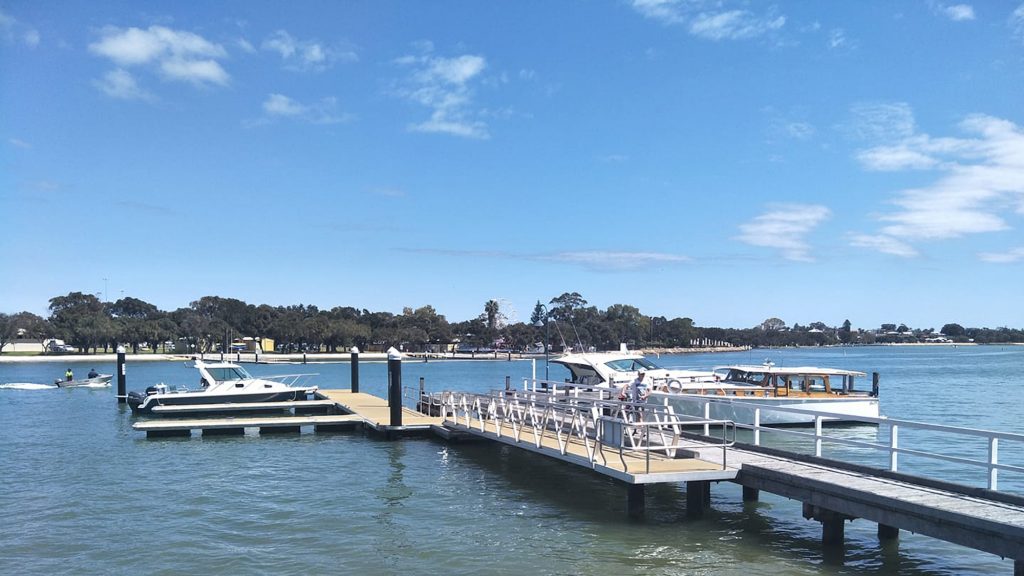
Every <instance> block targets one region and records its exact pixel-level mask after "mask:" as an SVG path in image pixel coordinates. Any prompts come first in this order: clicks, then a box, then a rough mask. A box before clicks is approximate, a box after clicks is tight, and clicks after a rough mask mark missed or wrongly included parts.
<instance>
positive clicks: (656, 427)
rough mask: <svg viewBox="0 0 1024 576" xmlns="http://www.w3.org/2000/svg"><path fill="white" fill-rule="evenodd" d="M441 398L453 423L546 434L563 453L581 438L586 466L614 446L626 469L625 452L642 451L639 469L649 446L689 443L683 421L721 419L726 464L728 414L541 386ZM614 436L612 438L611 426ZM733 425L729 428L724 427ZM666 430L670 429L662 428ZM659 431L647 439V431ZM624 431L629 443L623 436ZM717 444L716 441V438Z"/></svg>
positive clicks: (667, 449) (536, 440)
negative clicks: (700, 415)
mask: <svg viewBox="0 0 1024 576" xmlns="http://www.w3.org/2000/svg"><path fill="white" fill-rule="evenodd" d="M441 402H442V403H443V404H444V405H445V406H444V407H443V408H442V412H443V413H444V417H445V418H449V415H450V417H451V420H452V421H454V422H455V423H456V424H458V425H461V426H464V427H465V428H468V429H473V430H479V431H480V432H485V431H486V430H487V427H488V425H489V424H490V425H491V426H493V427H494V431H495V433H496V434H498V435H502V429H503V428H504V426H506V425H507V426H510V427H511V428H512V434H511V436H512V438H513V439H514V441H515V442H522V441H524V439H523V432H528V433H530V434H531V435H532V437H533V438H532V443H533V444H534V446H535V447H537V448H541V447H542V446H543V445H544V442H545V440H554V441H555V443H556V445H557V446H558V451H559V453H560V454H562V455H566V454H567V452H568V449H569V445H570V443H571V442H572V441H573V440H574V439H576V440H578V441H580V442H581V443H582V444H583V446H584V448H585V451H586V454H587V458H588V460H589V462H590V464H591V466H597V465H602V466H603V465H607V458H606V456H605V454H604V447H605V446H606V445H608V446H615V448H616V449H617V451H618V454H619V459H620V461H621V462H622V465H623V469H625V470H627V471H628V468H629V464H628V463H627V460H626V456H627V455H628V454H629V453H631V452H633V453H641V452H642V453H644V463H645V465H644V469H645V471H646V472H650V457H651V453H652V452H664V453H665V455H666V456H669V457H673V456H674V455H675V453H676V451H677V450H678V449H681V448H685V447H692V444H685V445H684V444H683V443H682V436H681V432H682V427H683V426H688V425H693V424H695V423H696V424H709V425H721V426H722V436H721V439H722V441H721V444H720V445H721V447H722V467H723V469H725V468H726V466H727V461H726V449H727V448H728V447H729V446H732V445H733V443H734V442H735V430H736V428H735V423H734V422H732V421H727V420H714V421H709V420H703V419H694V418H692V417H688V416H680V415H675V414H673V413H672V412H671V411H670V410H663V409H661V408H660V407H657V406H653V405H649V404H643V403H630V402H618V401H614V400H601V399H592V398H584V397H580V396H568V397H567V396H560V395H558V394H551V393H548V392H543V391H529V390H527V391H518V390H499V391H492V392H490V393H489V394H486V395H485V394H471V393H459V394H458V395H457V393H455V392H447V393H444V394H442V396H441ZM637 414H641V415H644V414H646V415H649V416H651V417H653V419H652V420H643V419H637V418H636V417H635V416H636V415H637ZM606 426H608V427H612V426H614V427H615V428H616V429H617V431H618V434H617V437H615V438H614V443H612V442H611V440H612V439H611V438H609V436H612V435H613V434H612V433H611V428H606ZM730 430H731V431H732V433H731V434H730V433H729V431H730ZM635 431H639V432H640V436H641V440H640V441H636V440H635V439H633V437H632V436H633V432H635ZM667 431H671V432H667ZM654 433H656V434H658V435H659V436H658V437H655V438H654V439H655V440H659V441H660V442H657V443H656V442H652V434H654ZM627 436H628V437H629V439H630V440H629V444H628V445H627V444H626V440H625V439H626V438H627ZM716 445H717V444H716Z"/></svg>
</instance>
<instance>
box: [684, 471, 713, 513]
mask: <svg viewBox="0 0 1024 576" xmlns="http://www.w3.org/2000/svg"><path fill="white" fill-rule="evenodd" d="M710 498H711V483H710V482H708V481H707V480H694V481H690V482H687V483H686V517H687V518H691V519H694V520H696V519H699V518H703V517H704V509H705V508H707V507H708V504H709V501H710Z"/></svg>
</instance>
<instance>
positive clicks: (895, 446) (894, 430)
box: [889, 424, 900, 472]
mask: <svg viewBox="0 0 1024 576" xmlns="http://www.w3.org/2000/svg"><path fill="white" fill-rule="evenodd" d="M899 431H900V427H899V426H897V425H896V424H891V425H890V426H889V471H890V472H896V470H897V466H896V460H897V456H898V455H899V452H897V450H899V447H900V442H899V437H900V434H899Z"/></svg>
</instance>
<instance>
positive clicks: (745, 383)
mask: <svg viewBox="0 0 1024 576" xmlns="http://www.w3.org/2000/svg"><path fill="white" fill-rule="evenodd" d="M552 362H553V363H556V364H561V365H563V366H565V367H566V368H568V369H569V371H570V372H571V373H572V383H574V384H581V385H585V386H593V387H595V388H614V389H620V388H622V387H623V386H626V385H628V384H629V383H631V382H632V381H633V380H635V379H636V377H637V373H638V372H641V371H643V372H645V373H646V376H645V379H646V381H647V382H648V383H649V384H648V390H649V392H650V399H651V401H656V402H659V403H665V404H667V405H669V406H671V407H672V408H673V410H674V411H675V412H676V413H677V414H686V415H690V416H697V417H704V416H705V412H704V406H705V405H706V404H708V405H709V412H710V414H709V416H710V418H712V419H718V420H732V421H733V422H736V423H738V424H753V423H754V421H755V419H757V420H759V422H760V423H761V425H765V426H774V425H789V424H811V423H813V422H814V419H815V417H816V416H817V415H818V414H820V413H827V414H829V416H827V417H825V418H824V420H825V421H828V422H846V421H858V419H859V418H861V417H869V418H877V417H878V414H879V413H878V394H877V391H867V390H856V389H855V388H854V381H855V379H856V378H858V377H862V376H865V373H864V372H856V371H853V370H838V369H834V368H817V367H810V366H803V367H795V368H784V367H777V366H775V365H774V364H772V363H770V362H766V363H765V364H763V365H757V366H743V365H736V366H721V367H717V368H715V369H714V370H713V371H704V372H702V371H695V370H673V369H668V368H662V367H660V366H658V365H656V364H654V363H653V362H651V361H650V360H649V359H647V358H644V357H643V355H641V354H637V353H633V352H607V353H589V354H569V355H566V356H562V357H560V358H556V359H554V360H552ZM758 408H761V410H757V409H758ZM771 408H796V409H799V410H803V411H804V412H790V411H785V410H772V409H771Z"/></svg>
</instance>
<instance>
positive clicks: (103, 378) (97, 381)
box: [54, 374, 114, 388]
mask: <svg viewBox="0 0 1024 576" xmlns="http://www.w3.org/2000/svg"><path fill="white" fill-rule="evenodd" d="M113 377H114V376H113V374H99V375H97V376H93V377H92V378H86V379H84V380H57V381H56V382H54V384H56V385H57V386H58V387H60V388H77V387H83V388H85V387H89V388H99V387H101V386H110V379H111V378H113Z"/></svg>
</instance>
